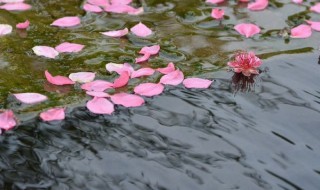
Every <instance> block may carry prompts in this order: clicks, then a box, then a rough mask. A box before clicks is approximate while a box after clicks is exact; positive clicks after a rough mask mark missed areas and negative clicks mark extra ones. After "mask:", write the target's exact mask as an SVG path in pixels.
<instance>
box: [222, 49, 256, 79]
mask: <svg viewBox="0 0 320 190" xmlns="http://www.w3.org/2000/svg"><path fill="white" fill-rule="evenodd" d="M261 64H262V62H261V60H260V59H259V58H258V57H257V56H256V55H255V54H254V53H253V52H238V53H237V54H236V55H235V56H234V60H233V61H230V62H228V66H229V67H232V68H233V71H234V72H236V73H242V74H243V75H245V76H250V75H251V74H255V75H257V74H259V71H258V70H257V68H258V67H259V66H260V65H261Z"/></svg>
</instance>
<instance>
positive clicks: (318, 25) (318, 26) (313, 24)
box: [306, 20, 320, 31]
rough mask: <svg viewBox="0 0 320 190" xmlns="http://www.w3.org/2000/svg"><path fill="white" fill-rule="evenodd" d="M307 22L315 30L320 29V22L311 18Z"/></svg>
mask: <svg viewBox="0 0 320 190" xmlns="http://www.w3.org/2000/svg"><path fill="white" fill-rule="evenodd" d="M306 22H307V23H308V24H309V25H310V26H311V28H312V29H313V30H316V31H320V22H314V21H311V20H306Z"/></svg>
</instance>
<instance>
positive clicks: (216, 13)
mask: <svg viewBox="0 0 320 190" xmlns="http://www.w3.org/2000/svg"><path fill="white" fill-rule="evenodd" d="M223 16H224V10H223V9H217V8H216V9H212V11H211V17H212V18H214V19H217V20H220V19H223Z"/></svg>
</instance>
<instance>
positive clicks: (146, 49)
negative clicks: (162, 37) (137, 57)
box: [139, 45, 160, 55]
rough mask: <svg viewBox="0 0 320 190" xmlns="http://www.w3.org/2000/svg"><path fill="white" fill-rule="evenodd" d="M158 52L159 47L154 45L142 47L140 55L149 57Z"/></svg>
mask: <svg viewBox="0 0 320 190" xmlns="http://www.w3.org/2000/svg"><path fill="white" fill-rule="evenodd" d="M159 51H160V46H159V45H154V46H146V47H143V48H142V49H141V50H140V52H139V53H140V54H150V55H156V54H158V53H159Z"/></svg>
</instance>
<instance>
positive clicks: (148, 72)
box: [131, 68, 155, 78]
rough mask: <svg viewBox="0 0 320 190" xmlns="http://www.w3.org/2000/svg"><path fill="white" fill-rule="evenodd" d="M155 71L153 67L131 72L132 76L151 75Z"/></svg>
mask: <svg viewBox="0 0 320 190" xmlns="http://www.w3.org/2000/svg"><path fill="white" fill-rule="evenodd" d="M154 72H155V70H154V69H151V68H141V69H139V70H136V71H133V72H132V73H131V78H137V77H142V76H150V75H153V73H154Z"/></svg>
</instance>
